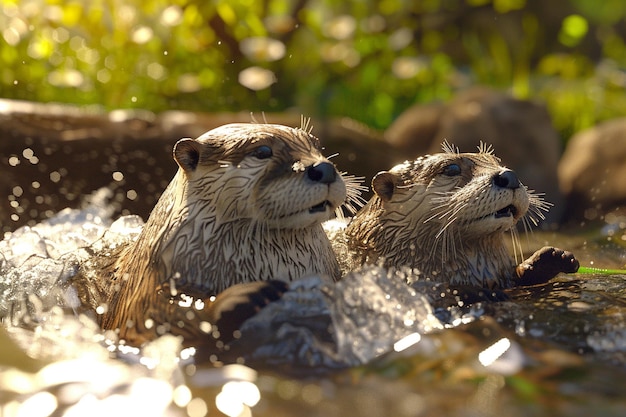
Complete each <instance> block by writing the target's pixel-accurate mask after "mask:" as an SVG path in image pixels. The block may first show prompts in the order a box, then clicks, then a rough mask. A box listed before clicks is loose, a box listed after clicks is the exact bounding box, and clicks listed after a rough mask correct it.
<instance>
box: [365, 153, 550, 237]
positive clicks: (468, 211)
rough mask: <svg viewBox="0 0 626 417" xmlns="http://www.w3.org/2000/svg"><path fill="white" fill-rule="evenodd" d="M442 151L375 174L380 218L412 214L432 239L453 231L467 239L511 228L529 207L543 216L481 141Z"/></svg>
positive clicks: (539, 205) (535, 216) (533, 218)
mask: <svg viewBox="0 0 626 417" xmlns="http://www.w3.org/2000/svg"><path fill="white" fill-rule="evenodd" d="M444 150H445V152H444V153H439V154H434V155H426V156H423V157H420V158H418V159H416V160H414V161H407V162H404V163H403V164H400V165H397V166H395V167H394V168H392V169H391V170H390V171H386V172H381V173H379V174H377V175H376V177H374V179H373V181H372V188H373V190H374V192H375V194H376V196H377V198H379V199H380V201H381V204H382V206H383V208H384V212H383V213H382V214H381V216H382V217H387V216H391V217H395V216H398V215H401V216H405V217H406V218H407V220H408V218H410V219H411V221H412V223H413V224H414V225H415V226H419V225H426V226H429V227H430V228H431V229H433V230H434V231H436V232H437V233H436V234H435V235H434V236H433V238H438V237H440V236H441V235H443V234H444V233H446V231H448V230H449V232H450V233H458V234H461V235H462V236H463V238H464V239H474V238H481V237H484V236H487V235H490V234H493V233H501V232H504V231H508V230H510V229H511V228H512V227H513V226H514V225H515V224H516V223H517V222H518V221H519V220H520V219H522V218H524V217H525V216H526V214H528V213H529V209H530V217H529V219H530V220H531V221H533V222H535V223H536V222H537V221H538V220H539V219H540V218H542V217H543V214H542V213H541V210H542V209H543V208H544V205H543V204H542V202H541V200H540V199H539V198H538V197H537V196H536V195H533V194H532V193H529V191H528V190H527V188H526V187H525V186H524V185H523V184H522V183H521V182H520V180H519V179H518V177H517V175H516V174H515V172H514V171H511V170H510V169H507V168H505V167H503V166H501V165H500V159H499V158H497V157H496V156H494V155H493V152H492V150H491V149H490V148H485V147H483V146H481V147H480V148H479V150H480V151H479V152H478V153H458V152H456V151H455V150H454V149H453V148H452V147H450V146H445V147H444ZM422 227H423V226H422Z"/></svg>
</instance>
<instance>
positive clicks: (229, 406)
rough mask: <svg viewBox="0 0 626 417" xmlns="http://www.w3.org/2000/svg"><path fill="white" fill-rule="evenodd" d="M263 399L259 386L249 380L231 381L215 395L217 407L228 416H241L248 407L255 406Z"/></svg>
mask: <svg viewBox="0 0 626 417" xmlns="http://www.w3.org/2000/svg"><path fill="white" fill-rule="evenodd" d="M260 399H261V392H260V391H259V388H258V387H257V386H256V385H255V384H254V383H252V382H249V381H229V382H227V383H225V384H224V386H223V387H222V391H221V392H220V393H219V394H218V395H217V396H216V397H215V405H216V406H217V409H218V410H220V411H221V412H222V413H224V414H226V415H227V416H231V417H236V416H240V415H241V414H242V413H243V412H244V411H245V410H246V407H254V406H255V405H256V404H257V403H258V402H259V400H260Z"/></svg>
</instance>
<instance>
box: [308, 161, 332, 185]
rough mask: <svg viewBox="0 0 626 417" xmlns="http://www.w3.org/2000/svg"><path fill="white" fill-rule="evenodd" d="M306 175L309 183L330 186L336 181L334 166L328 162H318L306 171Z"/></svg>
mask: <svg viewBox="0 0 626 417" xmlns="http://www.w3.org/2000/svg"><path fill="white" fill-rule="evenodd" d="M306 175H307V177H309V179H310V180H311V181H314V182H321V183H322V184H331V183H333V182H335V180H336V179H337V171H336V170H335V166H334V165H333V164H331V163H330V162H318V163H317V164H315V165H311V166H310V167H308V168H307V169H306Z"/></svg>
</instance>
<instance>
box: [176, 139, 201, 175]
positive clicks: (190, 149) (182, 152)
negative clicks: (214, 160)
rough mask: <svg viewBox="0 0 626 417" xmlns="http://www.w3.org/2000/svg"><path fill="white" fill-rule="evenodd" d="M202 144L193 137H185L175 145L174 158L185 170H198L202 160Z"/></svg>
mask: <svg viewBox="0 0 626 417" xmlns="http://www.w3.org/2000/svg"><path fill="white" fill-rule="evenodd" d="M200 150H201V145H200V144H199V143H198V142H196V141H195V140H193V139H189V138H185V139H181V140H179V141H178V142H176V145H174V160H176V163H177V164H178V166H179V167H181V168H182V169H183V171H185V172H192V171H195V170H196V167H197V166H198V162H199V161H200Z"/></svg>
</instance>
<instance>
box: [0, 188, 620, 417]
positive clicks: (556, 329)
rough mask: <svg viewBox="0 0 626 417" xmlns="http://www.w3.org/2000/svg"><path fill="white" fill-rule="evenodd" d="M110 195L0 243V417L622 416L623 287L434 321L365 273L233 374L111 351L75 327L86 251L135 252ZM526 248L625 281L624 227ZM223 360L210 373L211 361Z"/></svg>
mask: <svg viewBox="0 0 626 417" xmlns="http://www.w3.org/2000/svg"><path fill="white" fill-rule="evenodd" d="M106 198H107V196H106V192H105V191H102V192H100V194H97V195H96V196H94V198H93V199H92V200H93V203H92V204H91V205H90V206H88V207H86V208H84V209H82V210H69V209H66V210H64V211H62V212H60V213H58V214H57V215H56V216H55V217H53V218H51V219H49V220H47V221H45V222H42V223H40V224H38V225H36V226H33V227H23V228H21V229H18V230H17V231H15V232H13V233H11V234H8V235H7V236H5V239H4V240H3V241H1V242H0V254H2V256H0V315H1V316H2V317H3V322H4V327H3V328H1V329H0V331H1V333H0V338H1V339H2V341H1V342H2V345H1V346H2V347H1V348H0V350H1V351H2V355H0V369H2V372H0V407H1V408H0V415H2V416H4V415H24V416H50V415H55V416H61V415H69V416H72V415H81V416H82V415H103V416H104V415H113V414H115V415H132V416H138V415H153V416H156V415H167V416H170V415H171V416H179V415H180V416H192V417H197V416H204V415H219V413H223V414H225V415H229V416H248V415H255V416H296V415H297V416H346V415H352V416H430V415H438V416H441V415H445V416H492V415H493V416H495V415H503V414H504V415H509V416H518V415H519V416H526V415H531V414H532V415H537V416H555V415H563V416H565V415H567V416H577V415H581V416H583V415H584V416H588V415H595V416H623V415H624V413H625V412H626V411H625V410H626V398H625V397H624V395H623V393H624V392H626V320H625V318H626V315H625V314H626V276H624V275H621V274H618V273H614V274H604V273H602V274H570V275H561V276H559V277H557V278H556V279H554V280H553V281H551V282H550V283H549V284H546V285H542V286H537V287H529V288H520V289H516V290H513V291H512V292H511V293H510V298H509V300H507V301H503V302H498V303H483V304H477V305H474V306H471V307H467V306H465V307H454V308H445V309H442V308H441V307H437V305H433V303H432V297H433V296H436V294H437V291H438V289H437V288H436V287H434V288H433V287H432V286H429V287H428V288H426V287H415V288H411V287H409V286H407V285H405V284H404V282H403V281H404V279H406V278H407V277H406V274H409V273H410V272H408V271H400V272H389V271H386V270H384V269H382V268H379V267H368V268H365V269H360V270H356V271H352V272H350V273H349V274H348V275H347V276H346V277H344V279H343V280H342V281H340V282H339V283H338V284H336V285H328V284H325V283H324V282H323V280H321V279H320V277H315V276H313V277H306V278H303V279H301V280H299V281H296V282H295V283H294V284H293V285H292V287H291V291H289V292H287V293H286V294H285V296H284V297H283V298H282V299H281V300H279V301H278V302H275V303H272V304H271V305H269V306H268V307H266V308H265V309H263V310H262V311H261V312H260V314H259V315H258V316H256V317H254V318H252V319H251V320H249V321H248V322H246V323H245V325H244V328H243V329H242V338H241V339H240V340H239V342H238V343H239V344H236V345H234V346H233V349H232V351H231V354H232V355H234V356H235V357H239V356H245V360H236V363H234V364H230V365H221V366H215V365H212V364H210V363H208V362H203V363H197V361H194V352H193V349H186V350H181V347H180V343H179V341H178V340H177V339H176V338H174V337H167V336H165V337H162V338H160V339H158V340H156V341H155V342H152V343H150V344H149V345H147V346H146V347H144V348H143V349H142V350H141V351H140V350H138V349H134V348H120V347H118V346H116V345H115V344H114V343H112V342H111V340H110V338H109V337H108V335H107V333H106V332H102V331H100V330H99V329H98V327H97V326H96V325H95V323H94V322H93V320H91V319H90V318H89V317H86V316H84V315H81V314H78V313H74V312H75V311H78V309H77V307H78V305H77V299H76V296H75V294H74V293H73V291H72V289H71V288H68V287H67V286H66V285H63V284H64V282H65V281H66V280H67V279H68V278H69V277H71V276H72V275H73V274H74V273H75V271H76V265H77V263H78V262H79V261H80V260H81V258H83V257H85V256H88V253H87V251H85V250H83V249H82V248H84V247H86V246H88V245H90V244H92V243H93V242H97V243H96V244H98V245H106V244H110V243H111V242H116V241H120V240H124V239H129V238H132V237H133V236H136V234H137V233H138V232H139V231H140V229H141V225H142V222H141V219H139V218H138V217H134V216H126V217H123V218H122V219H120V220H118V221H116V222H113V221H112V219H111V218H110V214H111V213H110V211H109V210H108V209H107V205H106ZM614 220H615V221H614V222H612V223H610V224H606V225H605V226H604V227H597V228H595V229H593V230H586V231H585V232H577V233H576V234H573V235H571V234H566V233H558V234H557V233H552V232H551V233H535V234H533V235H531V236H529V237H528V239H527V245H528V246H529V248H530V249H535V248H538V247H540V246H543V245H544V244H547V243H549V244H554V245H555V246H560V247H564V248H567V249H570V250H572V251H574V253H576V254H577V256H578V257H579V259H580V260H581V264H582V265H586V266H596V267H607V268H624V265H625V264H626V222H625V221H624V219H621V218H614ZM218 359H219V358H218Z"/></svg>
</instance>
